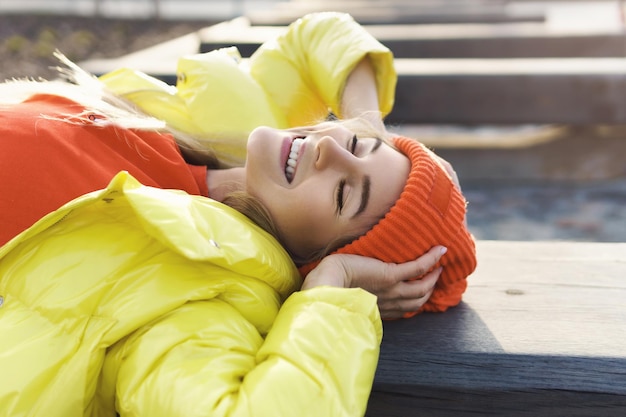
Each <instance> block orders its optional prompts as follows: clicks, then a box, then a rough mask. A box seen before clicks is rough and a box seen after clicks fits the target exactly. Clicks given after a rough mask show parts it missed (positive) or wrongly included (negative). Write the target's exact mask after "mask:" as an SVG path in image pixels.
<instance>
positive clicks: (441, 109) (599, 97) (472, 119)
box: [388, 58, 626, 125]
mask: <svg viewBox="0 0 626 417" xmlns="http://www.w3.org/2000/svg"><path fill="white" fill-rule="evenodd" d="M396 69H397V71H398V76H399V79H398V87H397V94H396V104H395V107H394V110H393V112H392V113H391V114H390V115H389V117H388V121H389V122H390V123H397V124H404V123H432V124H438V123H439V124H481V123H483V124H526V123H531V124H533V123H534V124H543V123H545V124H550V123H566V124H575V125H581V124H595V123H625V122H626V78H625V77H624V76H623V74H624V73H626V61H624V60H623V59H618V58H588V59H583V58H580V59H578V58H560V59H484V60H483V59H475V60H474V59H398V60H396Z"/></svg>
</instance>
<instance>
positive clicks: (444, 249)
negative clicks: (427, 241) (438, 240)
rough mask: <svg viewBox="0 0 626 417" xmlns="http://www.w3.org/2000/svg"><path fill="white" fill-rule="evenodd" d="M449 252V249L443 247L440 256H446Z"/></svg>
mask: <svg viewBox="0 0 626 417" xmlns="http://www.w3.org/2000/svg"><path fill="white" fill-rule="evenodd" d="M447 251H448V248H446V247H445V246H442V247H441V249H440V251H439V256H443V255H445V254H446V252H447Z"/></svg>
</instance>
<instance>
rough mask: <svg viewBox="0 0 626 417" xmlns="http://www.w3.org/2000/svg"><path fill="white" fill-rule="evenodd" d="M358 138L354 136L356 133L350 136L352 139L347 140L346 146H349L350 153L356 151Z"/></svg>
mask: <svg viewBox="0 0 626 417" xmlns="http://www.w3.org/2000/svg"><path fill="white" fill-rule="evenodd" d="M358 142H359V139H358V138H357V137H356V135H354V136H352V140H350V141H349V142H348V146H349V149H348V150H349V151H350V153H351V154H352V155H354V153H355V152H356V145H357V144H358Z"/></svg>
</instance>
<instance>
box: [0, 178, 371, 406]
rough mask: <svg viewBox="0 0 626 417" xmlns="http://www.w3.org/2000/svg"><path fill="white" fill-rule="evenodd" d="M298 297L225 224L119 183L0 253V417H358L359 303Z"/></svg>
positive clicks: (367, 376)
mask: <svg viewBox="0 0 626 417" xmlns="http://www.w3.org/2000/svg"><path fill="white" fill-rule="evenodd" d="M299 285H300V279H299V276H298V272H297V270H296V268H295V266H294V265H293V264H292V262H291V261H290V259H289V257H288V255H287V254H286V253H285V251H284V250H283V249H282V248H281V247H280V246H279V245H278V244H277V243H276V241H275V240H274V239H273V238H271V237H270V236H269V235H267V234H266V233H265V232H263V231H262V230H260V229H259V228H258V227H257V226H255V225H254V224H252V223H250V222H249V221H248V220H247V219H246V218H245V217H244V216H242V215H241V214H239V213H238V212H236V211H233V210H231V209H230V208H228V207H226V206H224V205H222V204H219V203H216V202H214V201H212V200H210V199H207V198H203V197H197V196H190V195H187V194H185V193H182V192H179V191H171V190H160V189H155V188H150V187H145V186H142V185H141V184H139V183H138V182H137V181H136V180H134V179H133V178H132V177H130V176H129V175H128V174H126V173H120V174H118V175H117V176H116V177H115V178H114V180H113V181H112V182H111V184H110V186H109V187H108V188H107V189H105V190H102V191H98V192H94V193H91V194H87V195H85V196H82V197H80V198H78V199H76V200H74V201H72V202H70V203H68V204H67V205H66V206H64V207H62V208H61V209H59V210H57V211H55V212H53V213H51V214H49V215H48V216H46V217H44V218H43V219H42V220H40V221H39V222H38V223H36V224H35V225H34V226H33V227H31V228H30V229H28V230H27V231H25V232H24V233H22V234H21V235H19V236H17V237H16V238H15V239H13V240H12V241H10V242H9V243H8V244H7V245H5V246H4V247H2V248H1V249H0V370H2V378H0V404H1V407H0V415H1V416H3V417H4V416H7V417H8V416H10V417H20V416H42V417H72V416H83V415H84V416H115V413H116V411H115V410H117V412H119V414H120V415H121V416H123V417H126V416H149V417H159V416H168V417H173V416H185V417H192V416H209V415H210V416H316V417H319V416H333V417H334V416H344V415H345V416H348V415H362V414H363V413H364V411H365V406H366V403H367V398H368V395H369V390H370V387H371V383H372V380H373V376H374V370H375V367H376V362H377V357H378V356H377V355H378V346H379V343H380V339H381V324H380V318H379V316H378V309H377V307H376V300H375V297H374V296H372V295H371V294H368V293H367V292H365V291H362V290H359V289H337V288H329V287H324V288H316V289H311V290H307V291H303V292H296V293H293V294H292V292H293V291H294V290H296V289H297V288H298V286H299ZM290 294H291V295H290ZM285 299H286V301H285V302H284V305H282V307H281V303H283V301H284V300H285Z"/></svg>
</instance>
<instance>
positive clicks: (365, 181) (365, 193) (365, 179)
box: [351, 138, 383, 219]
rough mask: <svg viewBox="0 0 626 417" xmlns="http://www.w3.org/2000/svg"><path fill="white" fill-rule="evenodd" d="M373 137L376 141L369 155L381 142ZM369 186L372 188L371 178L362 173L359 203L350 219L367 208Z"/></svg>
mask: <svg viewBox="0 0 626 417" xmlns="http://www.w3.org/2000/svg"><path fill="white" fill-rule="evenodd" d="M375 139H376V143H375V144H374V146H372V149H371V150H370V155H371V154H373V153H374V152H376V151H377V150H378V148H380V146H381V145H382V144H383V141H382V139H380V138H375ZM371 188H372V180H371V179H370V176H369V175H364V176H363V181H362V185H361V190H362V191H361V203H360V204H359V208H358V210H357V211H356V213H354V214H353V215H352V217H351V219H354V218H355V217H356V216H358V215H359V214H361V213H363V212H364V211H365V209H367V205H368V204H369V201H370V191H371Z"/></svg>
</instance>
